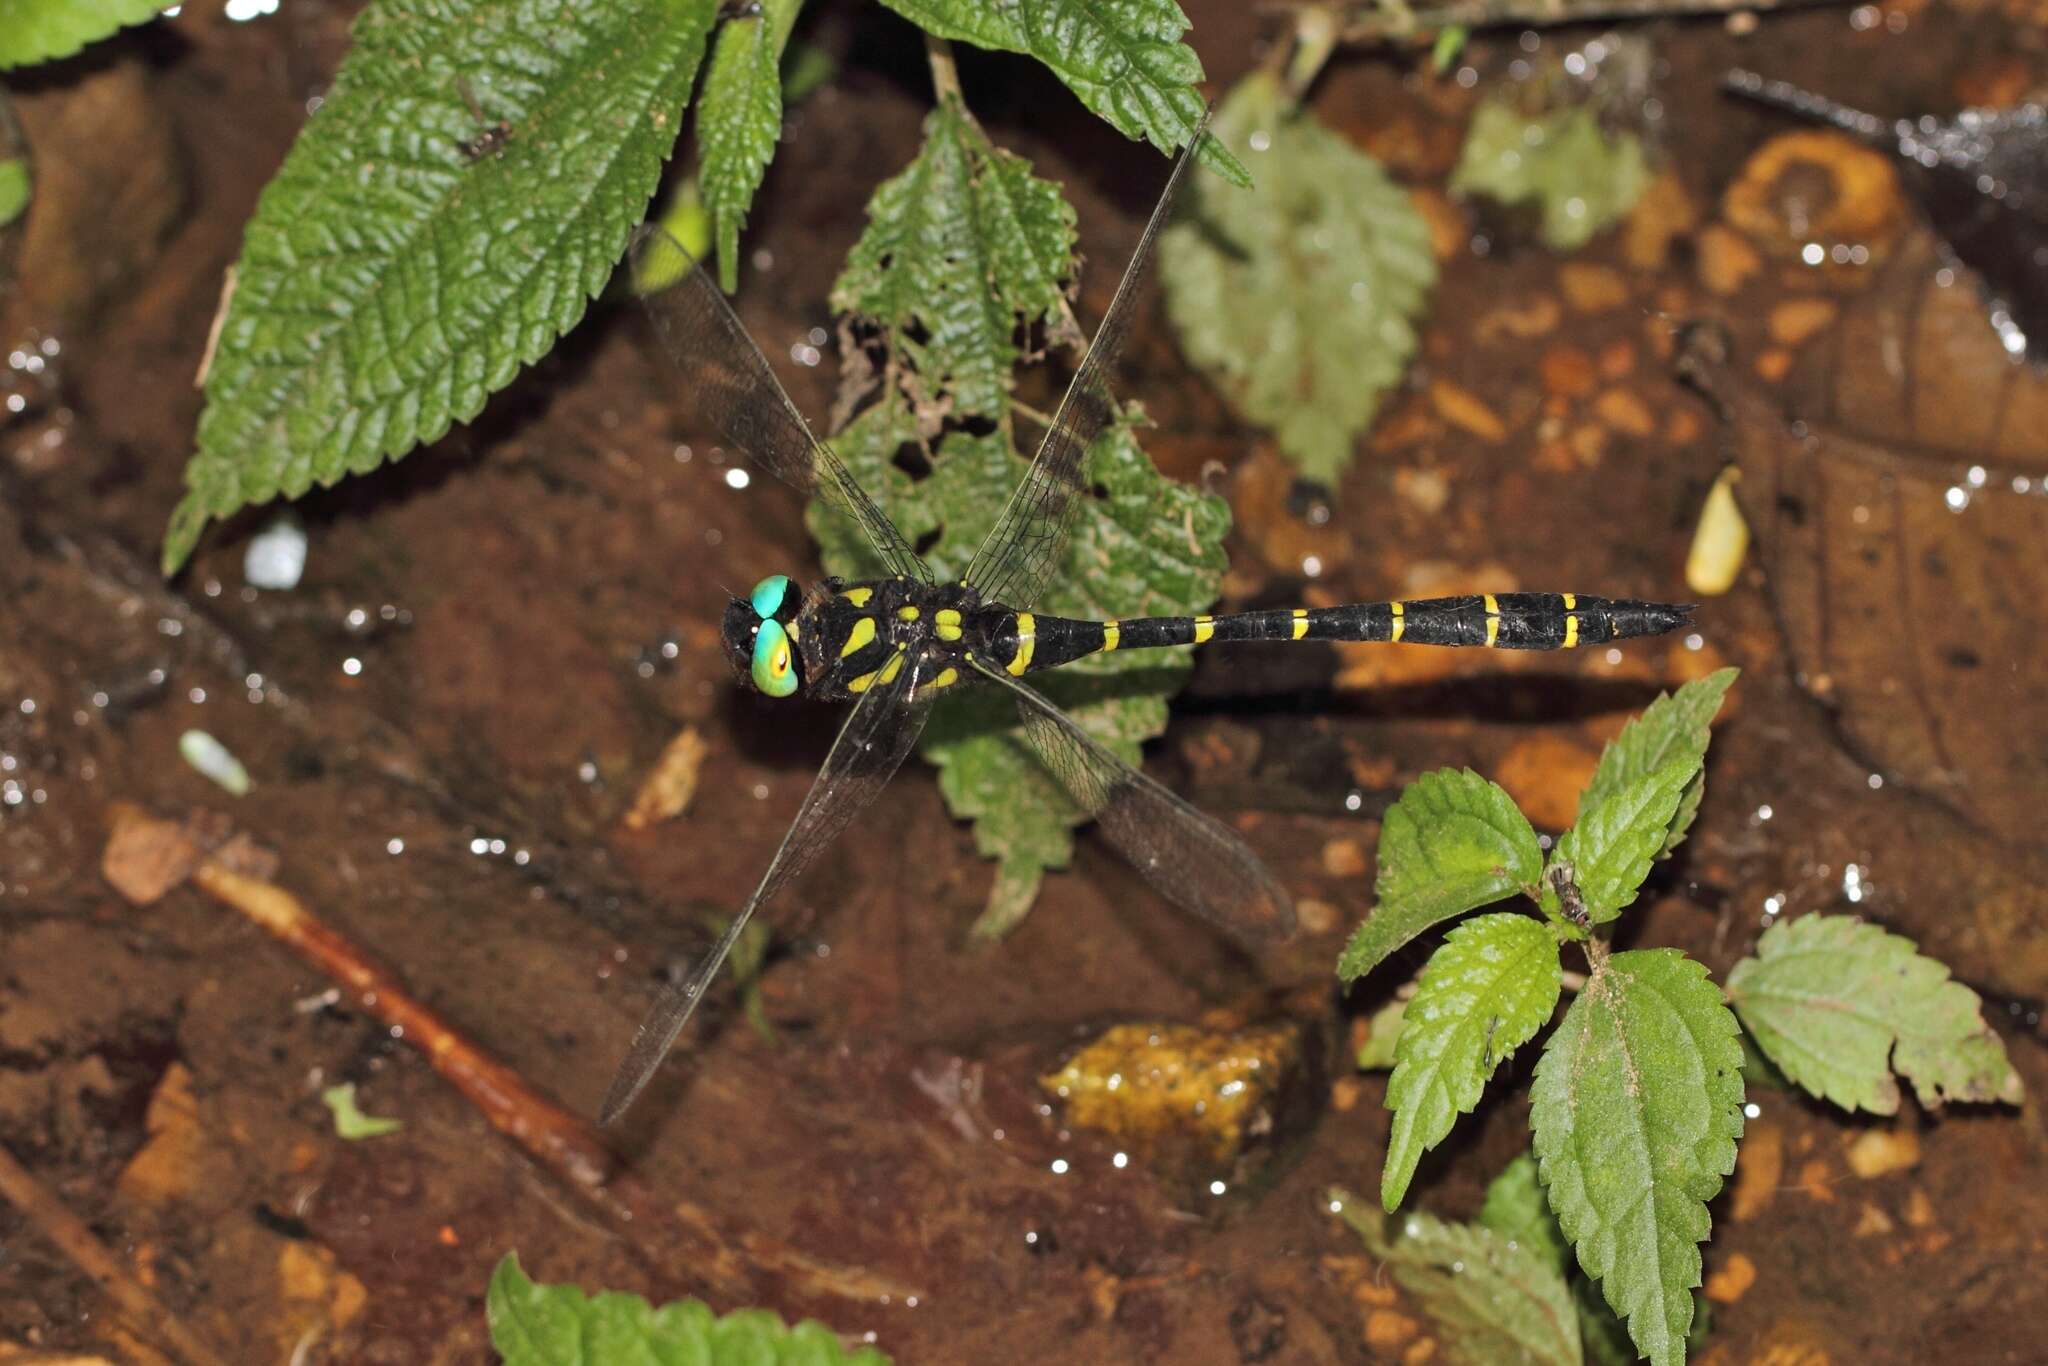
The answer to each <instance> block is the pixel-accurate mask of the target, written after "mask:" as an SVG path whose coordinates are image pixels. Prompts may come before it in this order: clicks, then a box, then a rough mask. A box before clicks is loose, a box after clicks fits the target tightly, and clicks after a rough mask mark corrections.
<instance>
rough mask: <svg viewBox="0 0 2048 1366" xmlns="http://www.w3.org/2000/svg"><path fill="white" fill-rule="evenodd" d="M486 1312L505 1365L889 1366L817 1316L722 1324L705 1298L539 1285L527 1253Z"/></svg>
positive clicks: (510, 1257) (504, 1273) (760, 1314)
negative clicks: (525, 1263) (652, 1298)
mask: <svg viewBox="0 0 2048 1366" xmlns="http://www.w3.org/2000/svg"><path fill="white" fill-rule="evenodd" d="M484 1314H485V1319H486V1321H487V1322H488V1323H489V1325H490V1331H491V1345H492V1346H493V1347H495V1348H496V1349H497V1350H498V1353H499V1354H500V1355H501V1356H503V1357H504V1359H505V1366H626V1363H633V1364H634V1366H638V1364H639V1363H646V1364H647V1366H657V1363H658V1364H659V1366H683V1363H690V1366H776V1364H777V1363H781V1364H782V1366H889V1358H888V1357H886V1356H884V1355H883V1354H882V1353H881V1352H880V1351H878V1350H876V1349H875V1348H873V1347H862V1348H859V1349H857V1350H852V1351H849V1350H847V1348H845V1347H844V1346H842V1345H841V1343H840V1341H839V1338H838V1335H836V1334H835V1333H833V1332H832V1330H831V1329H829V1328H827V1327H825V1326H824V1325H823V1324H821V1323H817V1322H815V1321H813V1320H810V1319H806V1320H804V1321H803V1322H802V1323H799V1324H797V1325H796V1326H795V1327H790V1326H788V1325H786V1324H784V1323H783V1321H782V1319H781V1318H780V1317H779V1316H777V1315H775V1314H773V1313H770V1312H769V1311H768V1310H765V1309H735V1310H733V1311H732V1312H731V1313H729V1314H726V1315H724V1316H723V1317H720V1316H718V1315H715V1314H713V1313H712V1312H711V1309H710V1307H709V1306H707V1305H705V1304H704V1303H702V1302H701V1301H698V1300H677V1301H675V1302H674V1303H672V1304H665V1305H663V1306H661V1307H660V1308H659V1309H656V1308H653V1307H651V1306H650V1305H649V1304H648V1303H647V1301H646V1300H643V1299H641V1298H640V1297H639V1296H638V1295H621V1294H617V1293H615V1292H607V1293H605V1294H600V1295H585V1294H584V1293H583V1291H582V1290H581V1289H579V1288H578V1287H576V1286H573V1285H539V1284H536V1283H535V1282H533V1281H532V1280H530V1279H528V1277H527V1275H526V1272H525V1271H524V1270H522V1269H521V1268H520V1265H519V1257H518V1254H517V1253H509V1252H508V1253H506V1254H505V1256H504V1258H503V1259H502V1260H500V1261H499V1263H498V1266H497V1269H496V1270H495V1271H493V1272H492V1273H491V1285H490V1289H489V1291H488V1292H487V1293H486V1295H485V1297H484Z"/></svg>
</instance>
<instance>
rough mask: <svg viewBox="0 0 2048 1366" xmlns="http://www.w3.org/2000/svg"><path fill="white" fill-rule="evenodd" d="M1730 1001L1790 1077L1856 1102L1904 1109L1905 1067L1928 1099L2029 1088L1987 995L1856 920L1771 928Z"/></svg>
mask: <svg viewBox="0 0 2048 1366" xmlns="http://www.w3.org/2000/svg"><path fill="white" fill-rule="evenodd" d="M1728 997H1729V1000H1730V1001H1731V1002H1732V1003H1733V1004H1734V1006H1735V1010H1736V1013H1737V1014H1738V1015H1740V1016H1741V1017H1742V1023H1743V1026H1744V1027H1745V1028H1746V1029H1747V1030H1748V1031H1749V1033H1750V1036H1751V1037H1752V1038H1754V1039H1755V1040H1756V1043H1757V1046H1758V1047H1759V1048H1760V1049H1762V1050H1763V1053H1764V1055H1765V1056H1766V1057H1767V1058H1769V1059H1770V1061H1771V1062H1773V1063H1775V1064H1777V1066H1778V1067H1779V1068H1780V1069H1782V1070H1783V1071H1784V1073H1785V1075H1786V1076H1787V1077H1789V1078H1791V1080H1792V1081H1794V1082H1795V1083H1797V1084H1798V1085H1800V1086H1802V1087H1804V1088H1805V1089H1807V1090H1808V1091H1811V1092H1813V1093H1814V1094H1815V1095H1817V1096H1821V1097H1824V1098H1826V1099H1828V1100H1831V1101H1833V1102H1834V1103H1835V1104H1837V1105H1841V1106H1844V1107H1846V1108H1848V1109H1852V1110H1870V1111H1873V1112H1875V1113H1877V1114H1881V1115H1889V1114H1896V1113H1897V1112H1898V1108H1899V1085H1898V1082H1897V1081H1896V1080H1895V1079H1894V1078H1893V1076H1892V1073H1893V1071H1894V1070H1896V1071H1898V1072H1899V1073H1900V1074H1901V1075H1903V1076H1905V1077H1906V1079H1907V1080H1909V1081H1911V1082H1912V1083H1913V1089H1914V1090H1915V1091H1916V1092H1918V1093H1919V1096H1920V1101H1921V1103H1922V1104H1923V1105H1939V1104H1941V1103H1942V1102H1944V1101H1952V1100H1961V1101H2003V1102H2005V1103H2006V1104H2008V1105H2017V1104H2019V1103H2020V1100H2021V1099H2022V1097H2023V1095H2024V1088H2023V1087H2022V1085H2021V1083H2020V1077H2019V1073H2017V1072H2015V1071H2014V1070H2013V1067H2012V1063H2011V1061H2010V1060H2009V1059H2008V1058H2007V1057H2006V1055H2005V1045H2004V1043H2003V1042H2001V1041H2000V1039H1999V1037H1998V1035H1997V1034H1995V1033H1993V1032H1992V1030H1991V1027H1990V1026H1989V1025H1987V1024H1985V1023H1984V1015H1983V1002H1982V1001H1980V1000H1979V999H1978V997H1977V993H1976V992H1974V991H1972V990H1970V989H1969V988H1968V987H1966V986H1964V985H1963V984H1962V983H1961V982H1958V981H1955V980H1953V979H1952V978H1951V977H1950V976H1949V973H1948V969H1947V968H1946V967H1945V966H1943V965H1942V964H1941V963H1938V962H1936V961H1935V960H1934V959H1932V958H1929V957H1927V956H1926V955H1925V954H1922V953H1920V952H1918V951H1917V949H1916V948H1915V946H1914V944H1913V941H1912V940H1910V939H1907V938H1905V937H1904V936H1903V935H1896V934H1891V933H1888V932H1887V931H1885V930H1884V929H1882V928H1880V927H1879V926H1876V925H1872V924H1869V923H1867V922H1865V921H1863V920H1860V919H1858V918H1857V917H1855V916H1842V915H1807V916H1801V917H1800V918H1799V919H1797V920H1781V921H1779V922H1778V923H1777V924H1775V925H1773V926H1771V927H1770V928H1769V929H1768V930H1765V931H1764V934H1763V938H1761V939H1760V940H1758V941H1757V946H1756V956H1755V957H1754V958H1745V959H1743V960H1742V961H1741V962H1740V963H1737V964H1736V965H1735V969H1734V971H1732V972H1730V973H1729V974H1728Z"/></svg>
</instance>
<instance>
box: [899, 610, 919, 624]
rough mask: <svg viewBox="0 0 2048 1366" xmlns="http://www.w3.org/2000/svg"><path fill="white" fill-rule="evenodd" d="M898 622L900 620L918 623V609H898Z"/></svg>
mask: <svg viewBox="0 0 2048 1366" xmlns="http://www.w3.org/2000/svg"><path fill="white" fill-rule="evenodd" d="M896 620H898V621H916V620H917V609H916V608H915V607H899V608H897V609H896Z"/></svg>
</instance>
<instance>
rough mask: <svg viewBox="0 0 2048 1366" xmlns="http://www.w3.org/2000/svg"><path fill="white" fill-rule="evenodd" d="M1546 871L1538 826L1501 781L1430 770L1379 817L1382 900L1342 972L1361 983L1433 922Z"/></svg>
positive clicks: (1529, 883) (1377, 889)
mask: <svg viewBox="0 0 2048 1366" xmlns="http://www.w3.org/2000/svg"><path fill="white" fill-rule="evenodd" d="M1542 867H1543V849H1542V847H1541V846H1540V845H1538V844H1537V842H1536V832H1535V830H1533V829H1532V828H1530V825H1529V819H1528V817H1526V816H1524V815H1523V814H1522V813H1521V811H1520V810H1519V809H1518V808H1517V807H1516V806H1515V801H1514V798H1512V797H1510V796H1508V794H1507V793H1506V792H1505V791H1503V790H1502V789H1501V788H1500V787H1499V786H1497V785H1495V784H1493V783H1490V782H1488V781H1487V780H1486V779H1484V778H1482V777H1480V776H1479V775H1478V774H1477V773H1474V772H1473V771H1472V770H1470V769H1462V770H1459V769H1449V768H1445V769H1438V770H1437V771H1436V772H1434V773H1425V774H1423V775H1422V776H1421V777H1420V778H1417V779H1416V780H1415V781H1414V782H1412V783H1410V784H1409V785H1408V786H1407V788H1406V789H1405V790H1404V791H1403V792H1402V793H1401V799H1400V800H1399V801H1397V802H1395V803H1394V804H1393V805H1392V806H1391V807H1389V808H1388V809H1387V815H1386V819H1385V820H1383V821H1382V822H1381V823H1380V845H1379V880H1378V882H1377V883H1376V884H1375V885H1374V888H1373V893H1374V896H1375V898H1376V902H1377V904H1376V905H1374V907H1373V910H1372V914H1371V915H1370V916H1368V917H1366V920H1365V923H1364V924H1362V925H1360V926H1359V927H1358V928H1357V930H1355V931H1354V932H1353V933H1352V935H1351V942H1350V943H1349V944H1347V945H1345V947H1344V955H1343V957H1341V958H1339V959H1338V960H1337V975H1338V976H1339V977H1341V978H1343V979H1344V980H1345V981H1346V982H1352V981H1356V980H1357V979H1358V978H1360V977H1363V976H1365V974H1366V973H1368V972H1371V971H1372V970H1373V969H1374V968H1376V967H1378V966H1379V965H1380V964H1381V963H1382V962H1384V961H1385V960H1386V958H1387V955H1388V954H1391V953H1393V952H1394V951H1395V950H1396V949H1398V948H1400V947H1401V946H1402V945H1403V944H1406V943H1407V942H1408V941H1409V940H1411V939H1413V938H1414V937H1415V936H1416V935H1418V934H1421V933H1422V932H1423V931H1424V930H1426V929H1428V928H1429V927H1430V926H1432V925H1436V924H1440V923H1442V922H1443V921H1446V920H1449V919H1450V918H1451V917H1453V916H1458V915H1463V914H1464V913H1465V912H1467V911H1469V910H1472V909H1473V908H1475V907H1478V906H1484V905H1486V904H1488V903H1489V902H1494V901H1499V900H1500V899H1501V898H1502V897H1505V896H1509V895H1511V894H1513V893H1515V892H1518V891H1525V890H1527V889H1529V888H1531V887H1533V886H1534V885H1535V883H1536V879H1537V876H1538V875H1539V873H1540V872H1541V871H1542Z"/></svg>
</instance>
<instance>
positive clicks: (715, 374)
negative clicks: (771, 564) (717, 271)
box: [631, 224, 931, 583]
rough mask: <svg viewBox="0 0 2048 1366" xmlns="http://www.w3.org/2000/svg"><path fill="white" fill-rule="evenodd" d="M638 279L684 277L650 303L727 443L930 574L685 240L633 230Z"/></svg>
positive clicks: (895, 559)
mask: <svg viewBox="0 0 2048 1366" xmlns="http://www.w3.org/2000/svg"><path fill="white" fill-rule="evenodd" d="M631 255H632V276H633V278H634V279H635V280H673V281H674V282H675V283H673V284H671V285H668V286H667V287H665V288H663V289H661V290H658V291H656V292H655V293H653V294H649V295H648V296H646V297H645V298H644V299H643V300H642V301H641V302H642V303H643V304H644V305H645V306H646V308H647V315H648V317H649V318H650V319H652V320H653V323H654V331H655V335H657V336H658V337H660V338H661V346H662V350H664V351H666V352H667V353H668V356H669V359H670V360H671V361H673V362H674V363H675V367H676V372H677V376H678V378H679V379H680V380H681V382H682V388H683V392H684V393H686V394H688V395H689V396H690V399H691V401H693V402H694V403H695V404H696V406H697V411H698V413H699V414H701V415H702V416H703V417H704V418H706V419H708V420H709V422H710V423H711V425H712V426H713V427H715V428H716V429H717V431H718V433H719V434H720V435H721V436H723V437H724V438H725V440H726V442H727V444H729V445H731V446H732V447H733V448H734V449H736V450H738V451H741V452H743V453H744V454H745V455H746V456H747V457H748V458H749V459H750V460H752V461H753V463H754V464H756V465H758V466H760V467H761V468H762V469H764V470H766V471H767V472H768V473H770V474H772V475H774V476H775V477H776V478H778V479H780V480H782V481H783V482H784V483H787V484H791V485H793V486H795V487H796V488H797V489H799V490H801V491H802V492H804V493H817V494H819V495H821V496H823V497H824V498H825V500H826V501H827V502H829V503H831V504H832V506H833V507H835V508H837V509H838V510H839V511H840V512H842V513H844V514H846V515H847V516H848V517H851V518H852V519H853V520H854V521H855V522H856V523H857V524H858V525H859V526H860V528H861V530H862V531H864V532H866V533H867V537H868V539H869V540H870V541H872V542H873V543H874V547H875V550H876V552H877V553H878V554H879V555H880V556H881V557H882V560H883V562H884V563H886V564H887V565H888V566H889V571H890V572H891V573H893V574H904V575H908V576H910V577H911V578H915V579H919V580H921V581H923V582H925V583H929V582H931V571H930V570H929V569H928V568H926V567H925V563H924V561H923V560H922V559H920V558H919V557H918V555H917V552H916V551H914V550H912V549H911V547H910V543H909V542H908V541H906V540H905V539H904V538H903V533H902V532H901V531H898V530H897V529H896V524H895V523H894V522H892V521H890V520H889V516H888V514H887V513H885V512H883V511H882V509H881V508H880V507H879V506H877V505H876V503H875V501H874V499H872V498H870V497H868V495H867V493H866V491H865V490H863V489H862V488H861V486H860V485H859V483H857V482H856V481H855V480H854V477H853V474H852V473H851V472H850V471H849V470H848V469H847V468H846V466H845V465H844V464H843V463H842V462H841V461H840V459H839V457H838V456H836V455H834V454H833V453H832V448H831V447H830V446H827V445H826V444H825V443H824V442H822V441H820V440H818V438H817V437H815V436H813V435H812V434H811V429H810V427H809V426H808V425H807V424H806V423H805V422H804V419H803V415H802V414H801V413H799V412H798V411H797V410H796V404H794V403H792V402H791V401H790V397H789V393H788V391H787V390H785V389H784V388H783V387H782V381H780V380H778V379H777V378H775V372H774V371H773V370H772V369H770V368H769V366H768V360H767V358H766V357H765V356H763V355H762V354H761V348H760V347H758V346H756V345H754V339H753V338H752V337H750V336H748V335H747V329H746V327H745V325H744V324H742V323H741V322H740V320H739V317H738V315H736V314H735V313H734V312H733V311H732V306H731V305H730V304H728V303H727V302H726V301H725V295H724V294H722V293H720V292H719V289H718V286H717V284H716V283H714V282H713V281H712V279H711V276H710V275H709V274H708V273H706V272H705V270H704V268H703V267H702V266H701V265H699V264H698V263H697V261H696V259H695V258H694V257H692V256H691V255H690V253H689V252H687V251H685V250H684V249H683V246H682V244H681V243H680V242H678V241H676V239H675V238H673V237H671V236H669V234H668V233H667V232H665V231H663V230H662V229H661V228H659V227H656V226H654V225H653V224H648V225H647V226H645V227H643V228H641V229H640V230H639V232H637V233H636V234H634V237H633V246H632V253H631Z"/></svg>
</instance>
